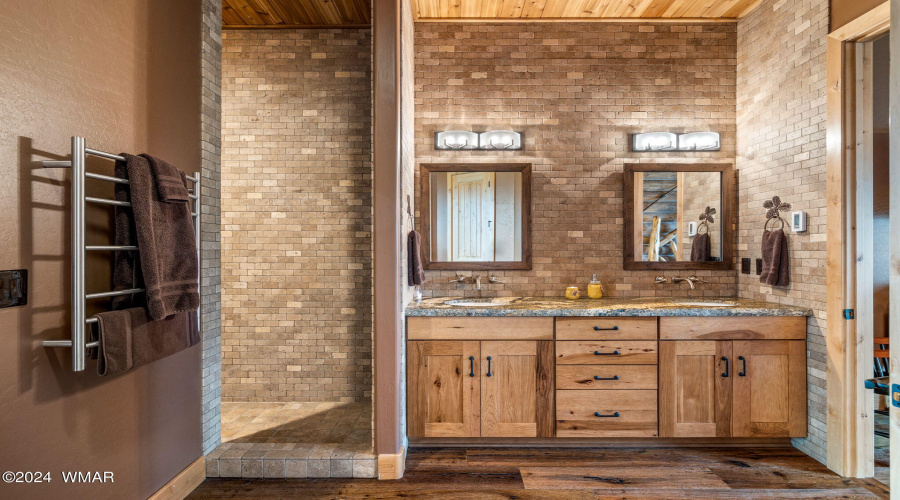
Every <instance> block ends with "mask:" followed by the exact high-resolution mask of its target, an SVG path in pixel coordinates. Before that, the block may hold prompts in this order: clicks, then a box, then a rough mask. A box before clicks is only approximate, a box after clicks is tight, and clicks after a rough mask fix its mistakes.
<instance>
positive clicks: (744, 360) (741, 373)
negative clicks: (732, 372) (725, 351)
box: [738, 356, 747, 377]
mask: <svg viewBox="0 0 900 500" xmlns="http://www.w3.org/2000/svg"><path fill="white" fill-rule="evenodd" d="M738 359H739V360H740V361H741V363H742V364H743V365H742V368H741V371H739V372H738V377H746V376H747V358H745V357H743V356H738Z"/></svg>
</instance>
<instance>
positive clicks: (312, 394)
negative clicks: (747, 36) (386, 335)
mask: <svg viewBox="0 0 900 500" xmlns="http://www.w3.org/2000/svg"><path fill="white" fill-rule="evenodd" d="M370 64H371V41H370V34H369V30H367V29H346V30H337V29H330V30H252V31H250V30H247V31H242V30H226V32H225V33H224V34H223V69H222V72H223V78H222V96H223V98H222V102H223V106H222V125H223V144H222V164H223V168H222V274H223V276H222V278H223V283H224V286H223V299H222V300H223V326H222V329H223V331H222V337H223V340H222V348H223V359H222V365H223V366H222V397H223V400H225V401H294V402H301V401H323V402H324V401H340V402H363V401H369V400H370V398H371V392H372V379H371V368H372V339H371V334H372V268H371V262H372V250H371V236H372V235H371V218H372V214H371V211H372V203H371V195H372V194H371V170H372V164H371V109H372V95H371V94H372V86H371V69H370Z"/></svg>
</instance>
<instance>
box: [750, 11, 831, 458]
mask: <svg viewBox="0 0 900 500" xmlns="http://www.w3.org/2000/svg"><path fill="white" fill-rule="evenodd" d="M737 29H738V64H737V137H738V143H737V171H738V199H739V207H738V214H739V225H738V227H739V229H738V252H737V253H738V257H751V258H753V259H755V258H757V257H759V256H760V254H761V250H760V246H761V242H762V231H763V224H764V223H765V209H764V208H763V206H762V205H763V202H765V201H766V200H768V199H771V198H772V196H775V195H777V196H779V197H781V199H782V201H785V202H788V203H791V204H792V205H793V209H794V210H804V211H806V212H807V214H808V215H809V224H808V231H807V232H805V233H801V234H792V233H790V231H788V240H789V244H790V254H791V255H790V257H791V260H790V265H791V284H790V286H788V287H785V288H777V287H770V286H766V285H763V284H761V283H760V282H759V278H758V277H757V276H756V275H755V274H751V275H746V274H738V275H737V276H738V294H739V295H740V296H741V297H745V298H751V299H759V300H768V301H772V302H779V303H783V304H790V305H797V306H803V307H809V308H811V309H813V311H815V316H814V317H812V318H810V320H809V326H808V332H807V333H808V336H807V348H808V351H807V352H808V355H807V377H808V390H809V437H808V438H807V439H798V440H795V445H796V446H797V447H798V448H800V449H801V450H803V451H804V452H805V453H807V454H809V455H810V456H812V457H813V458H815V459H817V460H819V461H821V462H824V461H825V457H826V455H825V438H826V430H825V424H826V422H827V417H826V409H825V356H826V349H825V327H826V325H825V243H826V242H825V232H826V227H825V85H826V84H825V64H826V58H825V45H826V35H827V34H828V2H827V1H825V0H777V1H776V0H766V1H765V2H763V4H762V5H761V6H760V7H759V8H757V9H756V10H755V11H753V12H752V13H751V14H749V15H748V16H746V17H745V18H743V19H742V20H741V21H740V22H739V23H738V28H737ZM788 215H789V214H788ZM788 220H789V219H788Z"/></svg>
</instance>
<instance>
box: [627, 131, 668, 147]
mask: <svg viewBox="0 0 900 500" xmlns="http://www.w3.org/2000/svg"><path fill="white" fill-rule="evenodd" d="M677 148H678V136H677V135H675V134H673V133H671V132H646V133H643V134H634V135H633V136H632V143H631V150H632V151H675V150H676V149H677Z"/></svg>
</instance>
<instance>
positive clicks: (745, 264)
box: [741, 257, 750, 274]
mask: <svg viewBox="0 0 900 500" xmlns="http://www.w3.org/2000/svg"><path fill="white" fill-rule="evenodd" d="M741 272H742V273H744V274H750V257H744V258H743V259H741Z"/></svg>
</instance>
